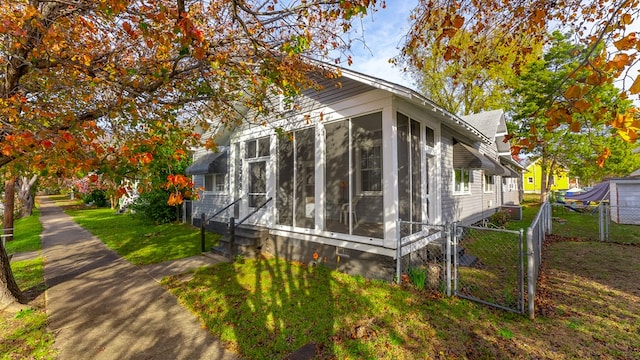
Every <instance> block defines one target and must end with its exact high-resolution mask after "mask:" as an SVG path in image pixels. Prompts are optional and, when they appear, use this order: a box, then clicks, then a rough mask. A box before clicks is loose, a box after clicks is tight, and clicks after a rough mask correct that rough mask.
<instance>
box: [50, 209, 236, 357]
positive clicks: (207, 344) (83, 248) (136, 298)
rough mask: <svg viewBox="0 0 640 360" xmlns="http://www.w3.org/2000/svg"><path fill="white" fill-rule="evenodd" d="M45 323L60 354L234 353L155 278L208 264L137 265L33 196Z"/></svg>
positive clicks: (200, 258)
mask: <svg viewBox="0 0 640 360" xmlns="http://www.w3.org/2000/svg"><path fill="white" fill-rule="evenodd" d="M39 201H40V204H41V208H40V221H41V222H42V225H43V227H44V230H43V233H42V253H43V255H44V258H45V269H44V273H45V283H46V286H47V290H46V303H47V316H48V321H49V328H50V329H51V330H52V331H53V332H54V333H55V337H56V340H55V346H56V348H57V349H58V358H59V359H235V358H237V356H236V355H235V354H233V353H230V352H228V351H226V350H225V349H224V347H223V346H222V343H221V342H220V341H219V340H217V339H215V338H214V337H213V336H211V335H210V334H209V333H208V332H207V330H206V329H203V328H202V326H201V325H200V324H199V322H198V320H197V318H196V317H195V316H194V315H192V314H191V313H190V312H189V311H188V310H186V309H185V308H183V307H182V306H180V305H179V304H178V301H177V299H176V298H175V297H174V296H173V295H171V294H169V293H168V292H166V291H165V290H164V289H163V288H162V287H161V286H160V285H158V283H157V280H159V279H160V278H161V277H162V276H166V275H170V274H174V273H178V272H184V271H187V270H188V269H190V268H194V267H198V266H203V265H207V264H212V263H215V262H217V261H220V259H215V258H209V257H205V256H198V257H194V258H189V259H184V260H179V261H176V262H170V263H163V264H158V265H153V266H146V267H136V266H134V265H132V264H131V263H129V262H128V261H126V260H124V259H122V258H121V257H119V256H118V255H117V254H116V253H114V252H113V251H111V250H109V249H108V248H107V247H106V246H105V245H104V244H103V243H102V242H101V241H100V240H98V239H97V238H96V237H94V236H93V235H91V234H90V233H89V232H87V231H86V230H84V229H83V228H81V227H80V226H79V225H78V224H76V223H75V222H74V221H73V220H72V219H71V217H69V216H68V215H66V214H65V213H64V212H62V209H60V208H59V207H58V206H56V205H55V204H54V203H53V202H51V201H50V200H49V199H48V198H44V197H43V198H40V199H39Z"/></svg>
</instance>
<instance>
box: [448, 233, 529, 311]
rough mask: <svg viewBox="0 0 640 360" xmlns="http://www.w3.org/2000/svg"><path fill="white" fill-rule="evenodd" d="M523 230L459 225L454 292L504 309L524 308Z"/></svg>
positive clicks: (455, 244)
mask: <svg viewBox="0 0 640 360" xmlns="http://www.w3.org/2000/svg"><path fill="white" fill-rule="evenodd" d="M523 254H524V243H523V231H522V230H520V231H515V230H506V229H496V228H490V227H478V226H464V225H458V224H456V225H455V226H454V230H453V258H454V260H453V264H454V267H453V268H454V274H453V280H454V294H455V295H456V296H458V297H462V298H466V299H469V300H473V301H476V302H480V303H484V304H487V305H491V306H494V307H498V308H501V309H503V310H508V311H513V312H517V313H523V312H524V308H525V292H524V289H525V287H524V284H525V271H524V258H523Z"/></svg>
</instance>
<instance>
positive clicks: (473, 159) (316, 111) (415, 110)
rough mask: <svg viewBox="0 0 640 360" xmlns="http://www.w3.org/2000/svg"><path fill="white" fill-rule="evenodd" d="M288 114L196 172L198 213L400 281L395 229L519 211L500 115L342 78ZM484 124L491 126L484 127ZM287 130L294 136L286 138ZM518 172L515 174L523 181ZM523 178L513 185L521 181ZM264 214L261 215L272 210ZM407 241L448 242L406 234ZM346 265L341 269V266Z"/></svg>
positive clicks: (243, 135) (282, 247) (425, 231)
mask: <svg viewBox="0 0 640 360" xmlns="http://www.w3.org/2000/svg"><path fill="white" fill-rule="evenodd" d="M320 82H322V84H323V86H324V90H313V89H310V90H307V91H304V93H303V95H302V96H300V97H299V98H297V99H291V101H294V102H295V104H296V106H295V107H292V106H283V107H282V109H281V113H280V114H279V115H280V117H279V118H273V119H264V120H265V121H266V122H268V123H269V124H270V126H269V127H265V126H259V125H255V124H247V123H243V124H242V125H241V126H239V127H237V128H235V129H233V130H232V131H231V132H230V134H229V141H228V143H227V144H226V145H227V146H225V147H223V148H221V149H220V151H219V152H217V153H211V152H207V151H206V150H204V149H198V150H196V151H195V152H194V163H193V164H192V165H191V166H190V167H189V168H188V169H187V171H186V172H187V175H192V176H193V180H194V183H195V184H196V188H203V189H204V192H203V193H202V195H201V196H200V199H198V200H196V201H194V202H193V219H194V225H199V222H200V214H205V218H207V219H208V218H209V217H210V216H211V215H213V214H214V213H215V212H217V211H219V210H220V209H222V208H224V207H225V206H228V205H230V204H232V203H234V202H236V201H237V203H236V204H235V206H231V207H230V208H229V210H228V211H225V212H224V213H223V217H225V216H226V217H227V218H228V217H234V219H235V220H236V221H238V220H239V219H243V218H245V217H246V216H248V215H250V214H252V212H253V211H254V210H256V209H258V208H259V210H257V212H255V213H253V214H252V215H251V216H250V217H249V218H248V219H247V220H246V221H245V222H244V224H245V225H251V226H253V227H254V228H259V229H261V230H262V232H261V234H262V235H260V237H261V238H260V239H258V243H257V244H256V246H257V247H258V248H260V250H261V251H267V252H270V253H272V254H274V255H277V256H281V257H285V258H287V259H290V260H297V261H302V262H308V261H309V260H310V259H311V256H312V254H314V253H317V254H319V257H320V258H321V259H324V261H325V262H326V263H327V264H328V265H330V264H334V265H335V266H340V267H341V269H342V270H345V271H349V272H352V273H359V274H362V275H365V276H369V277H377V278H385V279H389V280H390V279H391V278H392V276H393V274H394V272H393V268H394V258H395V257H396V248H397V244H398V234H397V232H396V230H397V226H396V224H397V221H398V220H404V221H413V222H416V223H420V224H430V225H444V224H445V223H451V222H454V221H462V222H464V223H467V224H471V223H474V222H477V221H479V220H481V219H482V218H485V217H488V216H490V215H491V214H493V213H494V212H495V211H497V210H499V209H500V207H501V205H503V204H510V205H518V204H519V197H518V196H517V195H515V194H517V193H518V192H519V190H520V188H519V187H518V186H517V180H515V181H514V180H513V179H519V178H520V175H519V173H518V171H519V168H518V166H517V164H516V163H515V162H514V161H512V160H510V158H508V159H507V158H506V152H507V146H508V144H505V143H501V144H498V143H497V139H500V138H501V137H503V136H504V135H506V127H505V126H504V116H503V113H502V112H490V113H486V114H484V115H482V116H478V117H473V116H472V117H465V118H460V117H458V116H456V115H454V114H452V113H449V112H448V111H446V110H445V109H443V108H441V107H440V106H438V105H436V104H435V103H433V102H432V101H431V100H429V99H427V98H426V97H424V96H422V95H420V94H418V93H417V92H415V91H413V90H410V89H408V88H406V87H403V86H400V85H397V84H393V83H390V82H387V81H384V80H381V79H377V78H374V77H371V76H367V75H363V74H360V73H357V72H353V71H349V70H345V69H342V70H341V77H339V78H336V79H324V78H323V79H321V80H320ZM485 120H486V121H488V122H490V123H491V124H490V125H489V126H486V127H485V125H486V124H485ZM274 128H282V129H284V130H285V131H286V132H287V133H288V134H287V135H284V136H281V135H278V134H276V132H275V131H274V130H273V129H274ZM514 169H515V170H514ZM514 177H515V178H514ZM265 203H266V205H265V206H264V207H260V206H261V205H262V204H265ZM399 233H400V236H408V235H411V234H413V235H412V236H424V237H425V238H428V241H426V242H424V244H426V243H428V242H429V241H435V240H437V238H438V237H440V236H443V233H441V232H435V233H434V231H433V229H431V230H430V229H429V228H428V227H427V226H422V225H420V226H403V227H401V231H399ZM338 263H339V264H338Z"/></svg>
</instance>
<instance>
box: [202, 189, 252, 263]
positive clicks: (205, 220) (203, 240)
mask: <svg viewBox="0 0 640 360" xmlns="http://www.w3.org/2000/svg"><path fill="white" fill-rule="evenodd" d="M240 200H242V199H241V198H238V199H236V200H234V201H233V202H232V203H230V204H229V205H227V206H225V207H223V208H222V209H220V210H218V211H216V212H215V213H214V214H213V215H211V216H209V218H206V216H207V215H206V214H205V213H201V214H200V250H201V251H202V252H205V251H206V250H205V234H204V230H205V224H206V223H208V222H209V221H211V219H213V218H214V217H216V216H218V215H220V214H222V213H223V212H225V211H226V210H227V209H228V208H230V207H232V206H233V205H235V204H236V203H237V202H238V201H240ZM231 219H233V218H231Z"/></svg>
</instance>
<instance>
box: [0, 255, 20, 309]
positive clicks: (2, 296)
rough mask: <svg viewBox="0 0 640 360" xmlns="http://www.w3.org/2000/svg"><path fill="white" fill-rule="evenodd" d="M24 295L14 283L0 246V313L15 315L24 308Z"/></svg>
mask: <svg viewBox="0 0 640 360" xmlns="http://www.w3.org/2000/svg"><path fill="white" fill-rule="evenodd" d="M23 302H25V298H24V295H23V294H22V291H20V287H18V284H17V283H16V280H15V278H14V277H13V272H12V271H11V265H10V264H9V257H8V256H7V251H6V250H5V248H4V246H2V245H0V311H7V312H11V313H16V312H18V311H20V310H22V309H24V308H26V307H25V306H24V305H22V304H21V303H23Z"/></svg>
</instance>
